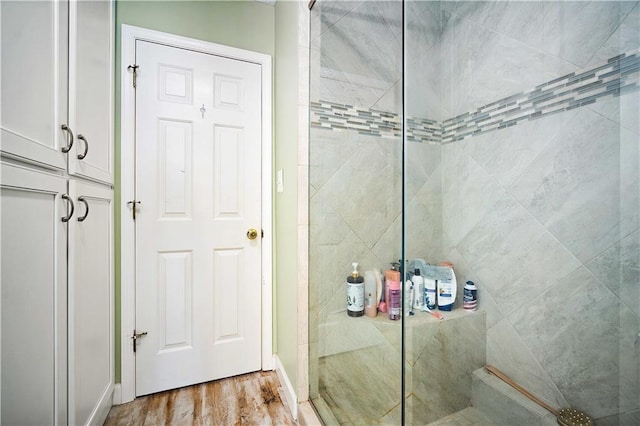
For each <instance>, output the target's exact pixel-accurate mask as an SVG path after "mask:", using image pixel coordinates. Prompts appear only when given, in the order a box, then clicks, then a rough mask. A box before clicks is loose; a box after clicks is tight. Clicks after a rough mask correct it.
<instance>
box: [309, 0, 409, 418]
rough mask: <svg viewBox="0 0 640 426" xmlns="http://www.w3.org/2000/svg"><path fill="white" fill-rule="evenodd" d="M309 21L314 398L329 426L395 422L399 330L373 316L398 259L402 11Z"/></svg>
mask: <svg viewBox="0 0 640 426" xmlns="http://www.w3.org/2000/svg"><path fill="white" fill-rule="evenodd" d="M310 13H311V40H310V42H311V55H310V56H311V64H310V78H311V81H310V101H311V107H310V122H311V128H310V143H309V145H310V149H309V163H310V167H309V182H310V188H309V194H310V200H309V203H310V205H309V212H310V213H309V220H310V235H309V251H310V253H309V288H310V294H309V306H310V312H309V330H310V336H309V352H310V353H309V372H310V398H311V400H312V402H313V404H314V406H315V408H316V410H317V411H318V413H319V414H320V416H321V417H322V419H323V420H324V421H325V423H327V424H338V423H340V424H343V423H347V424H380V423H381V424H400V423H401V422H402V408H403V407H402V398H401V395H402V356H401V353H402V338H401V333H402V329H401V320H390V319H389V315H388V313H386V312H380V313H376V312H375V310H376V307H375V306H376V305H377V304H378V295H379V294H381V293H383V292H381V291H379V289H378V283H377V281H380V279H379V277H381V275H382V274H383V273H384V271H385V270H389V269H390V265H391V262H398V260H399V259H400V258H401V256H402V235H401V229H402V216H401V215H402V137H401V135H402V104H401V101H402V97H401V94H402V91H401V90H402V3H401V2H397V1H332V0H320V1H317V2H316V3H315V5H314V6H313V9H312V10H311V11H310ZM353 263H358V267H357V269H358V274H359V276H360V277H362V279H363V280H365V279H366V283H358V282H357V281H360V279H359V278H358V279H352V281H355V282H354V283H352V284H350V285H349V287H350V289H349V292H347V277H352V270H353V267H352V264H353ZM396 274H397V275H399V273H398V272H396ZM380 282H381V281H380ZM365 291H366V293H365ZM348 296H349V297H348ZM394 297H396V296H394ZM365 304H366V305H368V308H367V312H368V313H371V312H372V311H371V309H370V307H371V306H372V305H373V312H374V314H373V316H368V315H364V305H365ZM350 314H351V315H354V316H350ZM360 315H361V316H360Z"/></svg>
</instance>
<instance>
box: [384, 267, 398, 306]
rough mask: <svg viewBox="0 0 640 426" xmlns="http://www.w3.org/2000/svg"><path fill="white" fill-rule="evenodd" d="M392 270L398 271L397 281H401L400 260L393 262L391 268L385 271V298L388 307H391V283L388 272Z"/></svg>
mask: <svg viewBox="0 0 640 426" xmlns="http://www.w3.org/2000/svg"><path fill="white" fill-rule="evenodd" d="M391 271H396V272H398V280H397V281H398V282H400V262H391V269H390V270H388V271H385V273H384V278H385V293H384V300H386V302H387V308H388V307H389V283H388V280H389V278H388V276H387V272H391ZM394 276H395V275H394Z"/></svg>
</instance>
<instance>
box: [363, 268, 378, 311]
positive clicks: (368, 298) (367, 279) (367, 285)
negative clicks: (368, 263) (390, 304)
mask: <svg viewBox="0 0 640 426" xmlns="http://www.w3.org/2000/svg"><path fill="white" fill-rule="evenodd" d="M364 296H365V301H364V313H365V315H366V316H368V317H375V316H376V315H378V307H377V303H378V295H377V291H376V276H375V272H374V271H367V272H365V273H364Z"/></svg>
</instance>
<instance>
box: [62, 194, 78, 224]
mask: <svg viewBox="0 0 640 426" xmlns="http://www.w3.org/2000/svg"><path fill="white" fill-rule="evenodd" d="M62 199H63V200H67V203H69V207H70V211H69V214H68V215H67V216H63V217H62V221H63V222H69V219H71V216H73V211H74V210H75V207H74V206H73V200H72V199H71V197H69V196H68V195H67V194H62Z"/></svg>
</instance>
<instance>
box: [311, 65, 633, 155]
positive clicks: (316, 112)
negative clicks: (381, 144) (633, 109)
mask: <svg viewBox="0 0 640 426" xmlns="http://www.w3.org/2000/svg"><path fill="white" fill-rule="evenodd" d="M639 73H640V52H634V53H627V54H622V55H619V56H615V57H613V58H611V59H609V60H608V61H607V63H606V64H604V65H601V66H599V67H597V68H594V69H591V70H588V71H584V72H582V73H579V74H576V73H571V74H567V75H565V76H563V77H560V78H556V79H555V80H551V81H548V82H546V83H543V84H540V85H538V86H536V87H535V88H533V89H531V90H528V91H526V92H521V93H518V94H515V95H511V96H509V97H506V98H503V99H500V100H498V101H495V102H492V103H490V104H488V105H485V106H482V107H480V108H478V109H477V110H475V111H472V112H466V113H464V114H461V115H459V116H457V117H453V118H450V119H448V120H444V121H443V122H442V123H440V122H437V121H434V120H429V119H426V118H415V117H408V118H407V129H406V133H407V140H410V141H415V142H432V143H433V142H435V143H451V142H455V141H459V140H462V139H466V138H468V137H471V136H475V135H478V134H481V133H487V132H491V131H494V130H499V129H504V128H507V127H511V126H515V125H516V124H518V123H519V122H522V121H525V120H536V119H538V118H541V117H546V116H549V115H552V114H557V113H560V112H563V111H570V110H572V109H575V108H579V107H581V106H585V105H590V104H592V103H594V102H596V101H597V100H598V99H600V98H602V97H605V96H620V95H622V94H625V93H629V92H635V91H638V90H639V89H640V87H639V86H638V77H639ZM310 109H311V114H312V117H311V127H316V128H323V129H328V130H357V131H358V133H360V134H363V135H370V136H379V137H400V136H401V135H402V120H401V117H400V116H399V115H398V114H394V113H390V112H383V111H375V110H368V111H365V110H362V109H357V108H356V107H354V106H351V105H342V104H336V103H333V102H329V101H319V102H311V105H310Z"/></svg>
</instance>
